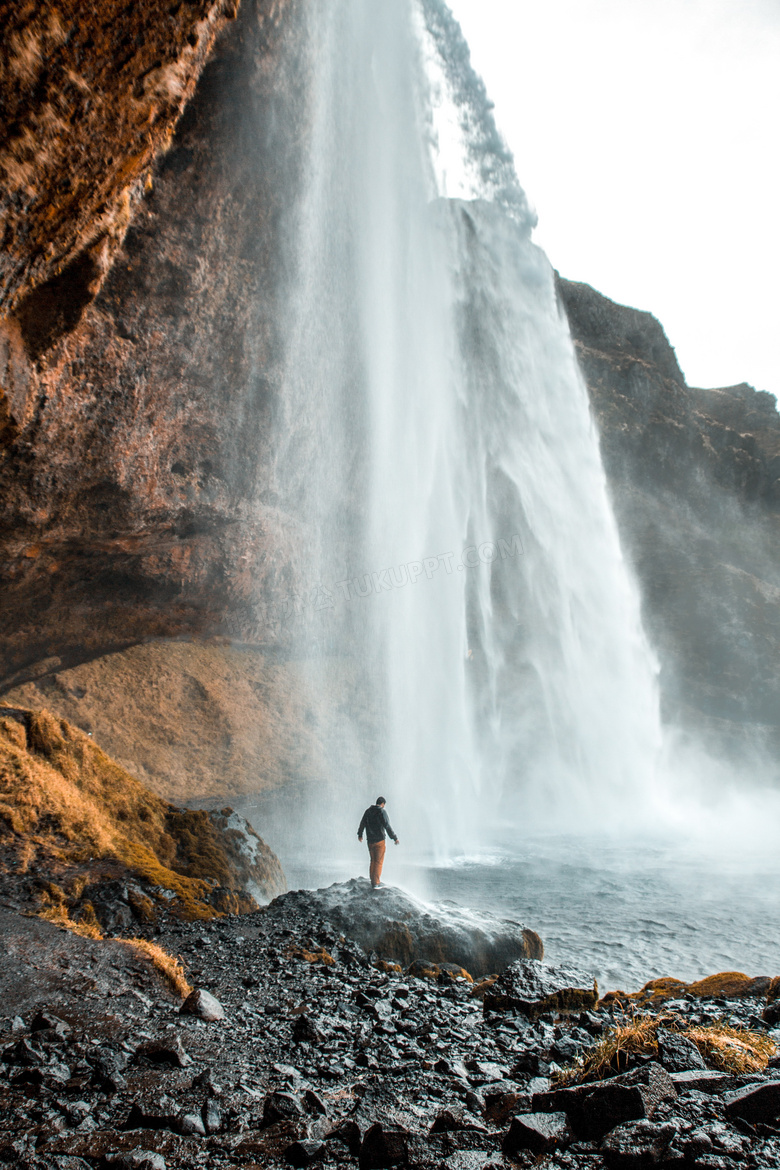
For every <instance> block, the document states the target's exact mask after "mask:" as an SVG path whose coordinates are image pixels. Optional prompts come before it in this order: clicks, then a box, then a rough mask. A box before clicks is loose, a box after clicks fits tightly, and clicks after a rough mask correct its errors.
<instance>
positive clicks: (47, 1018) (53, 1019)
mask: <svg viewBox="0 0 780 1170" xmlns="http://www.w3.org/2000/svg"><path fill="white" fill-rule="evenodd" d="M30 1031H31V1032H52V1033H54V1035H56V1036H59V1037H62V1038H63V1039H64V1037H66V1036H68V1035H70V1033H71V1031H72V1028H71V1026H70V1024H66V1022H65V1020H61V1019H60V1018H59V1016H55V1015H54V1014H53V1013H52V1012H45V1011H40V1012H36V1014H35V1016H34V1017H33V1020H32V1023H31V1024H30Z"/></svg>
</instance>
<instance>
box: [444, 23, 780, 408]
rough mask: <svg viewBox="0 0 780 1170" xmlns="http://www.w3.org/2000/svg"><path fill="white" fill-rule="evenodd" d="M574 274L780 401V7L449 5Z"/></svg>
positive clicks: (716, 382)
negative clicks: (643, 313)
mask: <svg viewBox="0 0 780 1170" xmlns="http://www.w3.org/2000/svg"><path fill="white" fill-rule="evenodd" d="M449 2H450V7H451V8H452V10H453V12H454V14H455V16H456V17H457V19H458V20H459V21H460V23H461V26H462V28H463V31H464V33H465V35H466V38H467V40H468V42H469V44H470V46H471V53H472V61H473V64H474V66H475V68H476V69H477V71H478V72H479V73H481V74H482V76H483V78H484V80H485V83H486V85H487V88H488V92H489V94H490V96H491V98H492V99H493V101H494V102H495V105H496V120H497V122H498V126H499V129H500V130H501V131H502V133H503V134H504V136H505V138H506V140H507V142H508V144H509V146H510V148H511V149H512V150H513V152H514V154H515V161H516V165H517V172H518V176H519V178H520V182H521V184H522V185H523V187H524V188H525V190H526V192H527V194H528V195H529V197H530V199H531V200H532V202H533V203H534V204H535V206H536V208H537V211H538V213H539V227H538V228H537V230H536V233H535V237H534V238H535V239H536V241H537V243H539V244H540V245H541V246H542V247H543V248H544V249H545V250H546V252H547V254H548V256H549V257H550V260H551V261H552V263H553V264H554V265H555V267H556V268H558V270H559V271H560V273H561V275H562V276H565V277H567V278H569V279H570V280H583V281H586V282H587V283H588V284H591V285H593V286H594V288H597V289H598V290H599V291H600V292H602V293H604V294H605V296H608V297H610V298H611V299H612V300H615V301H618V302H620V303H622V304H628V305H633V306H635V307H636V308H640V309H649V310H650V312H652V313H653V314H654V315H655V316H656V317H657V318H658V319H659V320H660V321H661V324H662V325H663V326H664V329H665V330H666V334H667V337H668V338H669V340H670V341H671V343H672V345H673V346H674V347H675V349H676V351H677V357H678V360H679V362H680V365H681V367H682V370H683V373H684V374H685V376H686V378H687V380H688V383H689V384H690V385H694V386H727V385H731V384H734V383H737V382H741V381H747V382H750V383H751V384H752V385H753V386H755V387H756V389H759V390H770V391H771V392H772V393H774V394H778V395H780V344H778V343H779V341H780V323H779V322H778V311H779V310H780V292H778V289H780V228H779V227H778V218H779V217H780V126H779V125H778V120H779V119H778V115H779V114H780V0H534V2H532V0H449Z"/></svg>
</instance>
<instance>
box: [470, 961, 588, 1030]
mask: <svg viewBox="0 0 780 1170" xmlns="http://www.w3.org/2000/svg"><path fill="white" fill-rule="evenodd" d="M597 1000H598V988H597V986H596V980H595V979H593V978H592V977H591V976H589V975H586V974H585V973H584V972H583V971H578V970H576V968H574V967H563V966H557V967H554V966H551V965H550V964H548V963H541V962H537V961H534V960H528V959H525V960H520V961H518V962H515V963H513V964H512V966H511V967H510V968H509V969H508V970H507V971H504V973H503V974H502V975H500V976H499V978H498V979H497V980H496V982H495V983H494V984H493V985H492V986H491V987H489V988H488V990H487V991H486V992H485V996H484V999H483V1001H482V1002H483V1006H484V1010H485V1011H486V1012H489V1011H492V1012H506V1011H516V1012H523V1013H524V1014H525V1015H527V1016H529V1017H531V1018H532V1019H533V1018H534V1017H536V1016H540V1015H543V1014H544V1013H545V1012H550V1011H580V1010H583V1009H587V1008H590V1007H593V1005H594V1004H595V1003H596V1001H597Z"/></svg>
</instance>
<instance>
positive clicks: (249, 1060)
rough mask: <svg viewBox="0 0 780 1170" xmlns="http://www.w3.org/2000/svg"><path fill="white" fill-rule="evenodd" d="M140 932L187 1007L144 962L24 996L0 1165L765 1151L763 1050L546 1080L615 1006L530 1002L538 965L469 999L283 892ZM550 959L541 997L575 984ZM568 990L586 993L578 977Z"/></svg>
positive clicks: (696, 1155) (723, 1169)
mask: <svg viewBox="0 0 780 1170" xmlns="http://www.w3.org/2000/svg"><path fill="white" fill-rule="evenodd" d="M366 897H367V898H371V897H372V895H371V894H370V892H368V891H366ZM82 941H83V943H84V946H85V947H88V946H92V947H94V948H96V949H97V948H99V947H101V946H106V945H109V944H100V943H88V942H87V940H80V942H82ZM155 941H156V942H158V943H159V944H161V945H162V946H164V947H165V948H166V949H167V950H168V951H169V952H171V953H173V954H176V955H178V956H180V957H181V958H182V960H183V961H184V963H185V967H186V970H187V973H188V977H189V979H190V982H191V983H193V984H195V985H196V994H195V995H194V996H193V997H190V999H189V1000H188V1001H187V1004H186V1005H184V1006H183V1005H182V1004H181V1002H180V1001H179V1000H174V998H173V997H172V996H171V995H168V994H167V993H165V992H164V991H162V990H161V989H160V988H159V987H157V986H156V985H154V983H153V982H152V977H151V976H149V980H148V982H147V985H146V988H145V992H141V991H140V990H139V989H138V988H126V987H125V986H124V985H122V986H119V987H117V989H116V990H115V992H114V993H113V994H111V992H110V990H109V989H108V987H107V985H106V983H105V981H103V982H102V983H96V984H95V985H94V987H92V988H91V989H89V990H86V991H85V990H83V987H81V990H80V992H79V994H78V995H74V994H71V993H69V990H68V987H67V986H66V985H64V984H62V983H60V984H58V985H56V987H55V986H54V985H52V984H50V983H49V984H46V991H47V998H46V1001H45V1002H43V1003H40V1004H37V1005H35V1004H33V1003H32V1002H31V1001H29V1000H28V1001H25V1002H26V1003H27V1004H28V1006H27V1007H26V1008H25V1010H24V1014H23V1016H19V1015H16V1014H14V1015H9V1016H8V1017H7V1018H6V1019H5V1020H4V1021H2V1026H3V1028H4V1036H3V1037H2V1051H1V1052H0V1118H1V1120H0V1163H4V1164H6V1165H11V1166H14V1167H20V1168H22V1170H25V1168H30V1170H55V1168H56V1170H87V1168H90V1167H91V1168H95V1167H97V1168H103V1167H112V1166H117V1167H120V1168H125V1167H126V1168H128V1170H129V1168H132V1170H165V1168H167V1170H174V1168H178V1167H182V1168H184V1167H198V1166H207V1167H209V1168H211V1167H215V1168H219V1167H243V1168H244V1170H257V1168H258V1167H263V1168H274V1167H279V1168H281V1167H289V1166H293V1167H308V1166H313V1167H318V1166H323V1167H329V1166H332V1167H344V1168H347V1167H359V1168H360V1170H380V1168H385V1167H396V1166H398V1167H407V1168H409V1170H415V1168H419V1170H438V1168H445V1170H498V1168H507V1170H508V1168H510V1167H518V1166H519V1167H530V1166H536V1165H543V1166H545V1167H548V1168H550V1170H568V1168H580V1167H582V1168H583V1170H584V1168H588V1170H623V1168H627V1170H632V1168H634V1167H637V1168H638V1167H646V1166H659V1167H667V1168H669V1170H676V1168H686V1167H691V1168H693V1167H697V1168H700V1170H737V1168H738V1167H739V1168H742V1167H755V1168H756V1170H758V1168H762V1170H763V1168H764V1167H774V1166H780V1061H777V1064H778V1066H779V1067H771V1066H770V1067H769V1068H768V1069H767V1070H766V1071H765V1072H764V1073H755V1074H751V1075H749V1076H732V1075H730V1074H724V1073H720V1072H718V1071H716V1070H712V1069H708V1068H706V1067H703V1064H704V1062H703V1061H701V1059H699V1060H698V1061H697V1060H696V1056H698V1051H696V1053H695V1055H694V1053H692V1052H687V1050H686V1048H685V1045H684V1044H678V1043H676V1041H677V1040H679V1039H680V1038H679V1037H673V1039H671V1040H670V1039H669V1038H668V1037H665V1036H663V1037H662V1043H661V1044H660V1047H659V1054H658V1057H657V1058H655V1059H641V1058H640V1059H636V1060H634V1061H633V1062H632V1063H631V1065H630V1067H627V1068H625V1069H624V1070H623V1071H621V1072H620V1074H619V1075H616V1076H613V1077H610V1078H608V1079H607V1080H604V1081H599V1082H594V1083H590V1084H585V1085H572V1086H570V1087H560V1088H558V1087H556V1086H555V1084H554V1083H553V1082H552V1080H551V1074H554V1073H555V1072H556V1069H558V1068H560V1067H561V1066H563V1065H565V1064H568V1063H569V1062H570V1061H571V1060H573V1059H574V1058H575V1057H576V1056H577V1055H578V1054H581V1053H583V1052H585V1051H586V1050H587V1049H588V1048H589V1047H590V1046H592V1045H593V1044H594V1043H595V1042H596V1041H597V1040H598V1038H599V1037H600V1036H601V1035H602V1034H603V1032H604V1031H605V1029H607V1028H608V1027H609V1026H610V1025H611V1024H612V1023H613V1021H614V1019H615V1018H617V1017H618V1015H619V1013H620V1012H621V1011H622V1009H621V1007H620V1005H619V1004H617V1003H615V1002H613V1003H609V1004H604V1003H603V1002H601V1003H592V1002H591V1004H590V1006H588V1007H586V1008H582V1007H580V1006H575V1007H574V1008H573V1010H570V1011H565V1012H564V1011H561V1010H560V1009H557V1008H553V1009H549V1008H548V1005H549V1002H550V1000H549V996H550V995H551V994H553V993H554V991H555V983H556V978H555V975H554V972H555V968H547V969H546V970H545V971H544V972H540V970H539V965H538V964H533V963H531V965H530V966H529V965H528V963H529V961H527V960H521V961H519V963H518V964H517V965H516V966H513V967H512V968H510V969H509V971H508V972H507V973H506V974H505V976H504V977H503V978H502V980H501V986H502V987H504V988H507V987H511V986H514V987H515V988H516V989H517V988H518V987H520V986H522V988H523V989H524V990H523V994H524V995H526V996H527V995H528V994H529V989H530V988H531V987H532V985H533V984H534V981H536V982H537V983H538V986H539V991H540V998H539V1000H538V1001H537V1003H536V1005H534V1004H532V1003H531V1002H530V1001H529V1000H527V999H526V1000H525V1001H524V1005H525V1010H519V1009H518V1008H517V1007H516V1006H513V1005H510V1004H506V1003H504V1004H502V1005H501V1007H500V1008H498V1007H497V1006H496V1005H497V1002H498V998H499V997H498V995H497V993H496V992H493V999H492V1001H491V1000H490V999H489V998H488V994H487V993H488V992H489V991H490V989H491V988H495V986H496V982H488V983H487V984H482V985H479V984H477V985H474V984H471V983H469V982H467V981H466V980H465V979H459V978H457V977H456V976H454V975H452V974H451V973H449V972H448V971H447V970H446V969H445V970H444V971H443V972H442V971H440V973H439V976H438V978H437V980H436V981H432V980H431V979H427V978H416V977H414V976H412V975H408V974H406V973H403V972H399V971H397V970H395V969H394V965H393V964H390V963H384V964H382V963H380V960H381V959H382V956H379V955H375V954H367V953H366V952H365V951H364V950H363V949H362V948H361V947H360V946H359V945H358V944H357V943H355V942H354V941H352V940H350V939H348V938H347V937H346V936H345V935H344V934H343V933H341V932H340V931H339V930H338V929H337V928H335V927H334V926H333V924H332V923H331V922H329V921H328V920H327V919H324V918H322V917H321V915H320V913H319V911H317V910H315V909H313V908H312V907H311V906H310V905H309V904H308V902H307V899H306V898H305V897H301V896H297V897H296V898H295V899H293V900H292V901H291V902H290V903H288V905H287V907H286V908H285V907H281V908H280V906H279V905H277V906H275V907H273V908H267V909H265V910H261V911H258V912H257V913H254V914H251V915H243V916H239V917H234V918H224V919H221V920H219V921H217V922H216V923H214V924H211V925H204V924H203V923H193V924H179V923H172V924H170V925H169V927H168V928H167V929H166V930H165V931H164V932H163V933H162V934H160V935H157V936H156V937H155ZM110 945H113V944H110ZM83 953H84V954H85V955H86V953H87V952H86V951H84V952H83ZM380 967H383V968H384V969H379V968H380ZM1 969H2V962H1V961H0V970H1ZM564 970H565V969H564ZM567 974H568V976H569V977H568V978H566V977H565V975H564V974H560V975H559V978H558V990H559V991H562V990H566V991H571V990H572V987H574V989H575V990H576V989H577V988H576V984H577V982H578V981H577V980H576V979H575V980H572V979H571V977H570V976H571V973H570V972H568V973H567ZM542 975H543V976H544V978H542ZM579 982H583V981H582V980H580V981H579ZM499 990H500V989H499ZM579 990H582V991H583V993H584V994H588V993H589V992H592V981H590V985H588V982H585V983H584V986H583V987H581V988H580V989H579ZM545 997H547V998H545ZM8 1002H9V1004H11V1006H12V1001H11V1000H9V1001H8ZM569 1002H571V1000H569ZM491 1003H492V1005H493V1006H492V1007H491ZM666 1007H667V1008H668V1009H670V1010H674V1011H675V1012H676V1013H677V1014H678V1015H679V1016H681V1017H685V1018H686V1019H688V1020H690V1022H691V1023H697V1024H698V1023H707V1022H711V1021H713V1020H715V1019H726V1020H728V1021H729V1022H730V1023H732V1024H735V1025H742V1026H749V1027H751V1028H753V1029H763V1031H764V1032H767V1031H769V1030H770V1029H771V1026H772V1025H771V1024H770V1023H769V1022H768V1021H767V1020H764V1019H763V1018H762V1010H763V1008H764V1001H763V1000H760V999H757V998H751V997H744V998H741V999H734V1000H727V999H724V998H722V997H721V998H720V999H718V1000H717V1001H716V1000H714V999H706V998H694V997H690V998H685V999H681V1000H679V1001H676V1002H675V1003H674V1004H673V1005H669V1004H667V1005H666ZM220 1011H221V1013H222V1014H221V1015H220ZM770 1014H771V1013H770ZM688 1060H690V1068H681V1067H680V1066H681V1065H684V1064H686V1062H687V1061H688ZM771 1063H774V1062H770V1064H771Z"/></svg>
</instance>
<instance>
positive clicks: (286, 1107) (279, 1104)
mask: <svg viewBox="0 0 780 1170" xmlns="http://www.w3.org/2000/svg"><path fill="white" fill-rule="evenodd" d="M301 1117H303V1106H302V1105H301V1103H300V1101H299V1100H298V1098H297V1097H294V1096H293V1095H292V1093H280V1092H275V1093H269V1094H268V1096H267V1097H266V1098H265V1100H264V1102H263V1125H264V1126H268V1125H274V1124H275V1123H276V1122H277V1121H297V1120H298V1119H299V1118H301Z"/></svg>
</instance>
